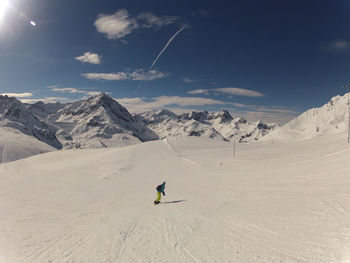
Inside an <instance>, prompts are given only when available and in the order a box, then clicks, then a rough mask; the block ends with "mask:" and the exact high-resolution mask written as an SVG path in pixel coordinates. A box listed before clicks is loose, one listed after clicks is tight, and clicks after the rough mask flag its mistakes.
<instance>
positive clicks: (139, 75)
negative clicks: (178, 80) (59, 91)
mask: <svg viewBox="0 0 350 263" xmlns="http://www.w3.org/2000/svg"><path fill="white" fill-rule="evenodd" d="M82 76H83V77H85V78H87V79H93V80H108V81H112V80H139V81H150V80H155V79H163V78H165V77H167V76H169V73H166V72H160V71H158V70H149V71H145V70H143V69H138V70H135V71H133V72H117V73H85V74H82Z"/></svg>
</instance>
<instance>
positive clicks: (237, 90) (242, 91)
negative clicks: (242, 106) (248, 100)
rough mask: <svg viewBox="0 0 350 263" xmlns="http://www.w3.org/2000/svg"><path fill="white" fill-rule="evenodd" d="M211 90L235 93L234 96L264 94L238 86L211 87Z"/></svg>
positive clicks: (260, 95) (258, 95)
mask: <svg viewBox="0 0 350 263" xmlns="http://www.w3.org/2000/svg"><path fill="white" fill-rule="evenodd" d="M211 90H212V91H215V92H219V93H224V94H230V95H236V96H244V97H263V96H264V94H262V93H260V92H258V91H254V90H248V89H240V88H219V89H211Z"/></svg>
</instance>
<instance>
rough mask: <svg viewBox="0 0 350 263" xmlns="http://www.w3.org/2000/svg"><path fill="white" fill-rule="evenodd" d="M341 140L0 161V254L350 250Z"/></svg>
mask: <svg viewBox="0 0 350 263" xmlns="http://www.w3.org/2000/svg"><path fill="white" fill-rule="evenodd" d="M345 140H346V138H345V136H344V135H336V136H323V137H320V138H316V139H312V140H306V141H303V142H293V143H274V144H267V143H265V144H261V143H255V144H239V145H237V152H236V157H235V158H232V143H229V142H220V141H218V140H210V139H204V138H196V137H185V138H168V139H167V140H161V141H153V142H147V143H142V144H137V145H133V146H129V147H124V148H107V149H90V150H69V151H56V152H52V153H47V154H42V155H37V156H34V157H30V158H28V159H23V160H19V161H16V162H12V163H6V164H2V165H0V175H1V176H0V185H1V189H0V197H1V198H0V211H1V213H0V222H1V224H0V262H21V263H32V262H36V263H44V262H45V263H47V262H84V263H96V262H106V263H107V262H108V263H112V262H120V263H124V262H127V263H128V262H160V263H162V262H164V263H165V262H166V263H178V262H185V263H186V262H213V263H215V262H218V263H231V262H241V263H253V262H254V263H261V262H272V263H274V262H278V263H279V262H288V263H294V262H297V263H310V262H318V263H329V262H348V261H349V260H350V250H349V245H350V225H349V222H350V194H349V187H350V177H349V173H350V167H349V165H348V160H349V158H350V149H349V147H348V145H346V144H344V141H345ZM150 153H152V154H150ZM164 180H165V181H166V182H167V184H166V189H165V192H166V196H165V197H163V203H162V204H161V205H159V206H154V205H153V200H154V198H155V196H156V194H155V187H156V185H157V184H159V183H161V182H162V181H164Z"/></svg>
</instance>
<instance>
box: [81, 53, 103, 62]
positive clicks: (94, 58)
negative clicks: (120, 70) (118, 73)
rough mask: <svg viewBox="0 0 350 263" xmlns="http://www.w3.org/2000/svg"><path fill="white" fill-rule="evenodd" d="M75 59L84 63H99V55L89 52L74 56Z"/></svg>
mask: <svg viewBox="0 0 350 263" xmlns="http://www.w3.org/2000/svg"><path fill="white" fill-rule="evenodd" d="M75 59H76V60H78V61H81V62H85V63H91V64H101V56H99V55H98V54H96V53H91V52H85V53H84V55H82V56H79V57H75Z"/></svg>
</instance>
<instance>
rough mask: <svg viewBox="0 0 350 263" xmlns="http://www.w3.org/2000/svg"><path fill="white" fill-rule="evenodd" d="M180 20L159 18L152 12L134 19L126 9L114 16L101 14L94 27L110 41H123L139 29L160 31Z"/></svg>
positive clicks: (176, 18) (165, 17)
mask: <svg viewBox="0 0 350 263" xmlns="http://www.w3.org/2000/svg"><path fill="white" fill-rule="evenodd" d="M180 20H181V19H180V18H179V17H176V16H161V17H158V16H156V15H154V14H153V13H151V12H145V13H141V14H139V15H138V16H136V17H132V16H130V15H129V12H128V11H127V10H126V9H120V10H118V11H117V12H115V13H114V14H112V15H106V14H100V15H99V16H98V17H97V19H96V21H95V23H94V25H95V27H96V29H97V31H98V32H100V33H102V34H105V35H106V36H107V38H108V39H123V38H124V37H125V36H127V35H129V34H131V33H132V32H134V31H135V30H137V29H138V28H147V29H150V28H154V29H159V28H161V27H164V26H167V25H170V24H173V23H175V22H178V21H180Z"/></svg>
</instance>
